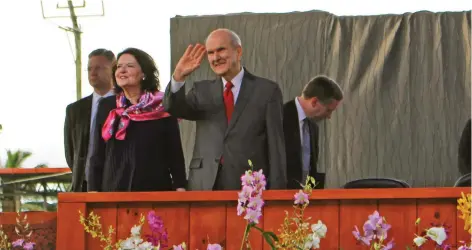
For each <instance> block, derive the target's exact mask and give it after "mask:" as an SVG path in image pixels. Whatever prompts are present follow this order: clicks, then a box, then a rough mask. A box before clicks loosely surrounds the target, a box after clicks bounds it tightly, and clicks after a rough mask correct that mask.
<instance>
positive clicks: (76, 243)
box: [57, 188, 471, 250]
mask: <svg viewBox="0 0 472 250" xmlns="http://www.w3.org/2000/svg"><path fill="white" fill-rule="evenodd" d="M470 191H471V190H470V188H409V189H358V190H354V189H352V190H344V189H327V190H315V191H313V194H312V196H311V201H310V206H309V207H308V208H307V209H306V215H307V216H311V217H312V220H311V222H312V223H315V222H316V221H317V220H318V219H320V220H322V221H323V222H324V223H325V224H326V225H327V227H328V233H327V237H326V238H324V239H322V240H321V249H336V250H338V249H344V250H356V249H366V248H365V247H362V246H359V245H356V241H355V240H354V237H353V235H352V231H353V229H354V226H355V225H357V226H358V227H359V228H362V225H363V224H364V222H365V221H366V220H367V216H368V215H369V214H372V213H373V212H374V210H378V211H379V212H380V214H381V215H382V216H385V217H386V219H387V222H388V223H390V224H391V225H392V229H391V230H390V231H389V238H391V237H392V238H394V239H395V242H396V247H395V248H394V249H406V246H407V245H409V246H411V244H412V239H413V238H414V237H415V234H417V233H420V232H421V231H422V230H423V229H424V228H426V227H429V226H430V223H432V222H441V223H446V224H447V225H449V226H450V236H449V239H448V243H450V244H452V245H455V244H456V243H457V242H458V241H459V240H470V235H469V234H468V233H467V232H465V231H464V229H463V226H464V222H463V221H462V220H461V219H459V218H458V216H457V214H458V212H457V209H456V206H457V203H456V202H457V198H459V197H460V196H461V192H464V193H469V192H470ZM294 193H295V191H288V190H281V191H265V192H264V195H263V196H264V199H265V201H266V205H265V206H264V210H263V219H262V221H261V222H260V225H261V226H262V227H263V228H264V229H265V230H271V231H274V232H276V233H277V230H278V228H280V225H281V223H282V221H283V218H284V215H285V213H284V210H287V211H289V212H290V211H292V201H293V195H294ZM236 200H237V192H235V191H213V192H200V191H193V192H149V193H61V194H59V205H58V228H57V229H58V230H57V249H78V250H82V249H87V250H93V249H101V248H100V243H98V241H97V240H96V239H92V238H91V237H90V236H89V235H88V234H86V233H85V232H84V230H83V226H82V225H80V223H79V213H78V211H79V210H80V211H82V212H86V213H89V212H90V211H94V212H95V213H96V214H99V215H100V216H101V218H102V219H101V220H102V225H103V226H104V228H108V226H110V225H111V226H113V227H114V228H115V229H116V233H115V234H114V235H113V237H114V239H115V240H116V239H125V238H126V237H128V236H129V230H130V229H131V227H132V226H133V225H134V224H137V222H138V219H139V215H140V214H141V213H143V214H146V213H147V212H148V211H150V210H151V209H153V210H155V211H156V213H157V214H158V215H160V216H162V217H163V219H164V223H165V226H166V228H167V230H168V232H169V236H170V243H171V244H178V243H181V242H182V241H185V242H186V243H187V245H188V246H189V248H188V249H190V250H195V249H200V250H202V249H206V244H207V239H209V240H210V241H211V242H212V243H221V244H222V245H224V246H225V249H226V250H233V249H239V247H240V243H241V238H242V234H243V231H244V227H245V221H244V220H243V218H242V217H238V216H237V215H236V205H237V204H236ZM418 217H420V218H421V222H420V224H419V225H418V226H416V225H415V221H416V219H417V218H418ZM436 217H439V219H436ZM149 232H150V230H149V228H148V227H147V226H145V227H144V233H149ZM251 243H252V247H253V249H269V248H268V245H267V244H265V243H263V239H262V237H261V236H260V235H259V234H256V233H252V235H251Z"/></svg>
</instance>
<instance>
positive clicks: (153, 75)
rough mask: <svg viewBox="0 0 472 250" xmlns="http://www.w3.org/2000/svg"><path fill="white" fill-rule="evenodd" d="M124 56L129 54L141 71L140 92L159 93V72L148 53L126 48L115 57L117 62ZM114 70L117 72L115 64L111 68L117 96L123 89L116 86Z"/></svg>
mask: <svg viewBox="0 0 472 250" xmlns="http://www.w3.org/2000/svg"><path fill="white" fill-rule="evenodd" d="M124 54H129V55H132V56H134V58H135V59H136V61H137V62H138V64H139V66H140V67H141V70H142V71H143V74H144V80H142V79H141V82H140V85H141V90H142V91H149V92H155V91H159V90H160V85H159V70H158V69H157V67H156V63H155V62H154V59H152V57H151V56H150V55H149V54H148V53H146V52H144V51H142V50H140V49H136V48H127V49H125V50H123V51H122V52H120V53H119V54H118V56H117V57H116V59H117V61H118V59H120V57H121V56H122V55H124ZM116 70H117V63H115V65H114V66H113V86H114V87H115V93H117V94H119V93H121V92H123V89H122V88H121V87H120V86H118V84H117V83H116V78H115V72H116Z"/></svg>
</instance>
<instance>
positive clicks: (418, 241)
mask: <svg viewBox="0 0 472 250" xmlns="http://www.w3.org/2000/svg"><path fill="white" fill-rule="evenodd" d="M413 242H414V243H415V245H416V246H418V247H419V246H421V245H423V244H424V243H425V242H426V239H425V238H424V237H421V236H416V238H414V239H413Z"/></svg>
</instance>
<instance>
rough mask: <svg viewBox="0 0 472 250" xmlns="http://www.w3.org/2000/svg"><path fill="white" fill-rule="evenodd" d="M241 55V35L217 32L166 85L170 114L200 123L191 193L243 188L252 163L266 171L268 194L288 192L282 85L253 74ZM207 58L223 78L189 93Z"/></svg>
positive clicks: (183, 61)
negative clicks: (189, 84) (192, 76)
mask: <svg viewBox="0 0 472 250" xmlns="http://www.w3.org/2000/svg"><path fill="white" fill-rule="evenodd" d="M242 53H243V49H242V46H241V39H240V38H239V36H238V35H237V34H236V33H234V32H233V31H231V30H227V29H218V30H215V31H213V32H212V33H211V34H210V35H209V36H208V38H207V39H206V43H205V46H203V45H200V44H197V45H196V46H192V45H190V46H189V47H188V48H187V50H186V51H185V53H184V55H183V56H182V57H181V59H180V60H179V62H178V63H177V66H176V67H175V70H174V74H173V76H172V79H171V82H170V83H169V85H168V86H167V89H166V93H165V98H164V106H165V107H166V109H167V111H168V112H169V113H171V114H172V115H174V116H177V117H181V118H183V119H187V120H193V121H196V127H197V129H196V138H195V148H194V152H193V158H192V161H191V162H190V171H189V177H188V179H189V180H188V185H189V189H190V190H237V189H240V188H241V180H240V177H241V176H242V175H243V174H244V171H245V170H247V169H249V166H248V160H251V161H252V162H253V164H254V169H255V170H258V169H263V172H264V174H265V175H266V176H267V185H268V188H269V189H285V188H286V185H287V183H286V167H285V148H284V145H285V144H284V136H283V126H282V116H283V113H282V112H283V111H282V107H283V100H282V92H281V90H280V87H279V86H278V85H277V83H275V82H273V81H270V80H268V79H265V78H262V77H258V76H255V75H253V74H251V73H249V71H248V70H247V69H246V68H244V67H243V66H242V65H241V57H242ZM205 54H206V55H207V57H208V62H209V63H210V67H211V69H212V70H213V72H215V74H216V75H217V76H218V77H217V78H216V79H215V80H204V81H198V82H195V83H194V84H193V86H192V87H191V88H190V87H189V89H190V90H189V92H188V93H186V90H185V89H186V88H185V87H186V86H187V82H188V80H187V79H186V78H187V76H189V75H190V74H191V73H192V72H193V71H194V70H196V69H197V68H198V67H199V66H200V63H201V61H202V59H203V57H204V56H205Z"/></svg>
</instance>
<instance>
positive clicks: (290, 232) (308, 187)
mask: <svg viewBox="0 0 472 250" xmlns="http://www.w3.org/2000/svg"><path fill="white" fill-rule="evenodd" d="M314 186H316V181H315V179H314V178H313V177H311V176H308V177H307V180H306V183H305V185H302V188H303V189H302V190H299V191H298V192H297V193H295V195H294V205H293V208H294V212H293V216H292V217H289V214H288V212H287V211H285V218H284V222H283V224H282V226H281V228H280V229H279V232H280V234H279V235H278V237H279V239H280V241H279V242H277V244H276V246H277V248H278V249H284V250H285V249H287V250H291V249H299V250H306V249H318V248H320V239H321V238H324V237H326V232H327V231H328V228H327V227H326V225H325V224H323V222H322V221H321V220H318V222H317V223H316V224H311V226H310V223H309V222H308V221H309V220H310V219H311V218H310V217H308V218H304V212H305V208H307V207H308V204H309V203H310V201H309V197H310V196H311V193H312V190H313V188H312V187H314ZM310 229H311V230H310Z"/></svg>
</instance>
